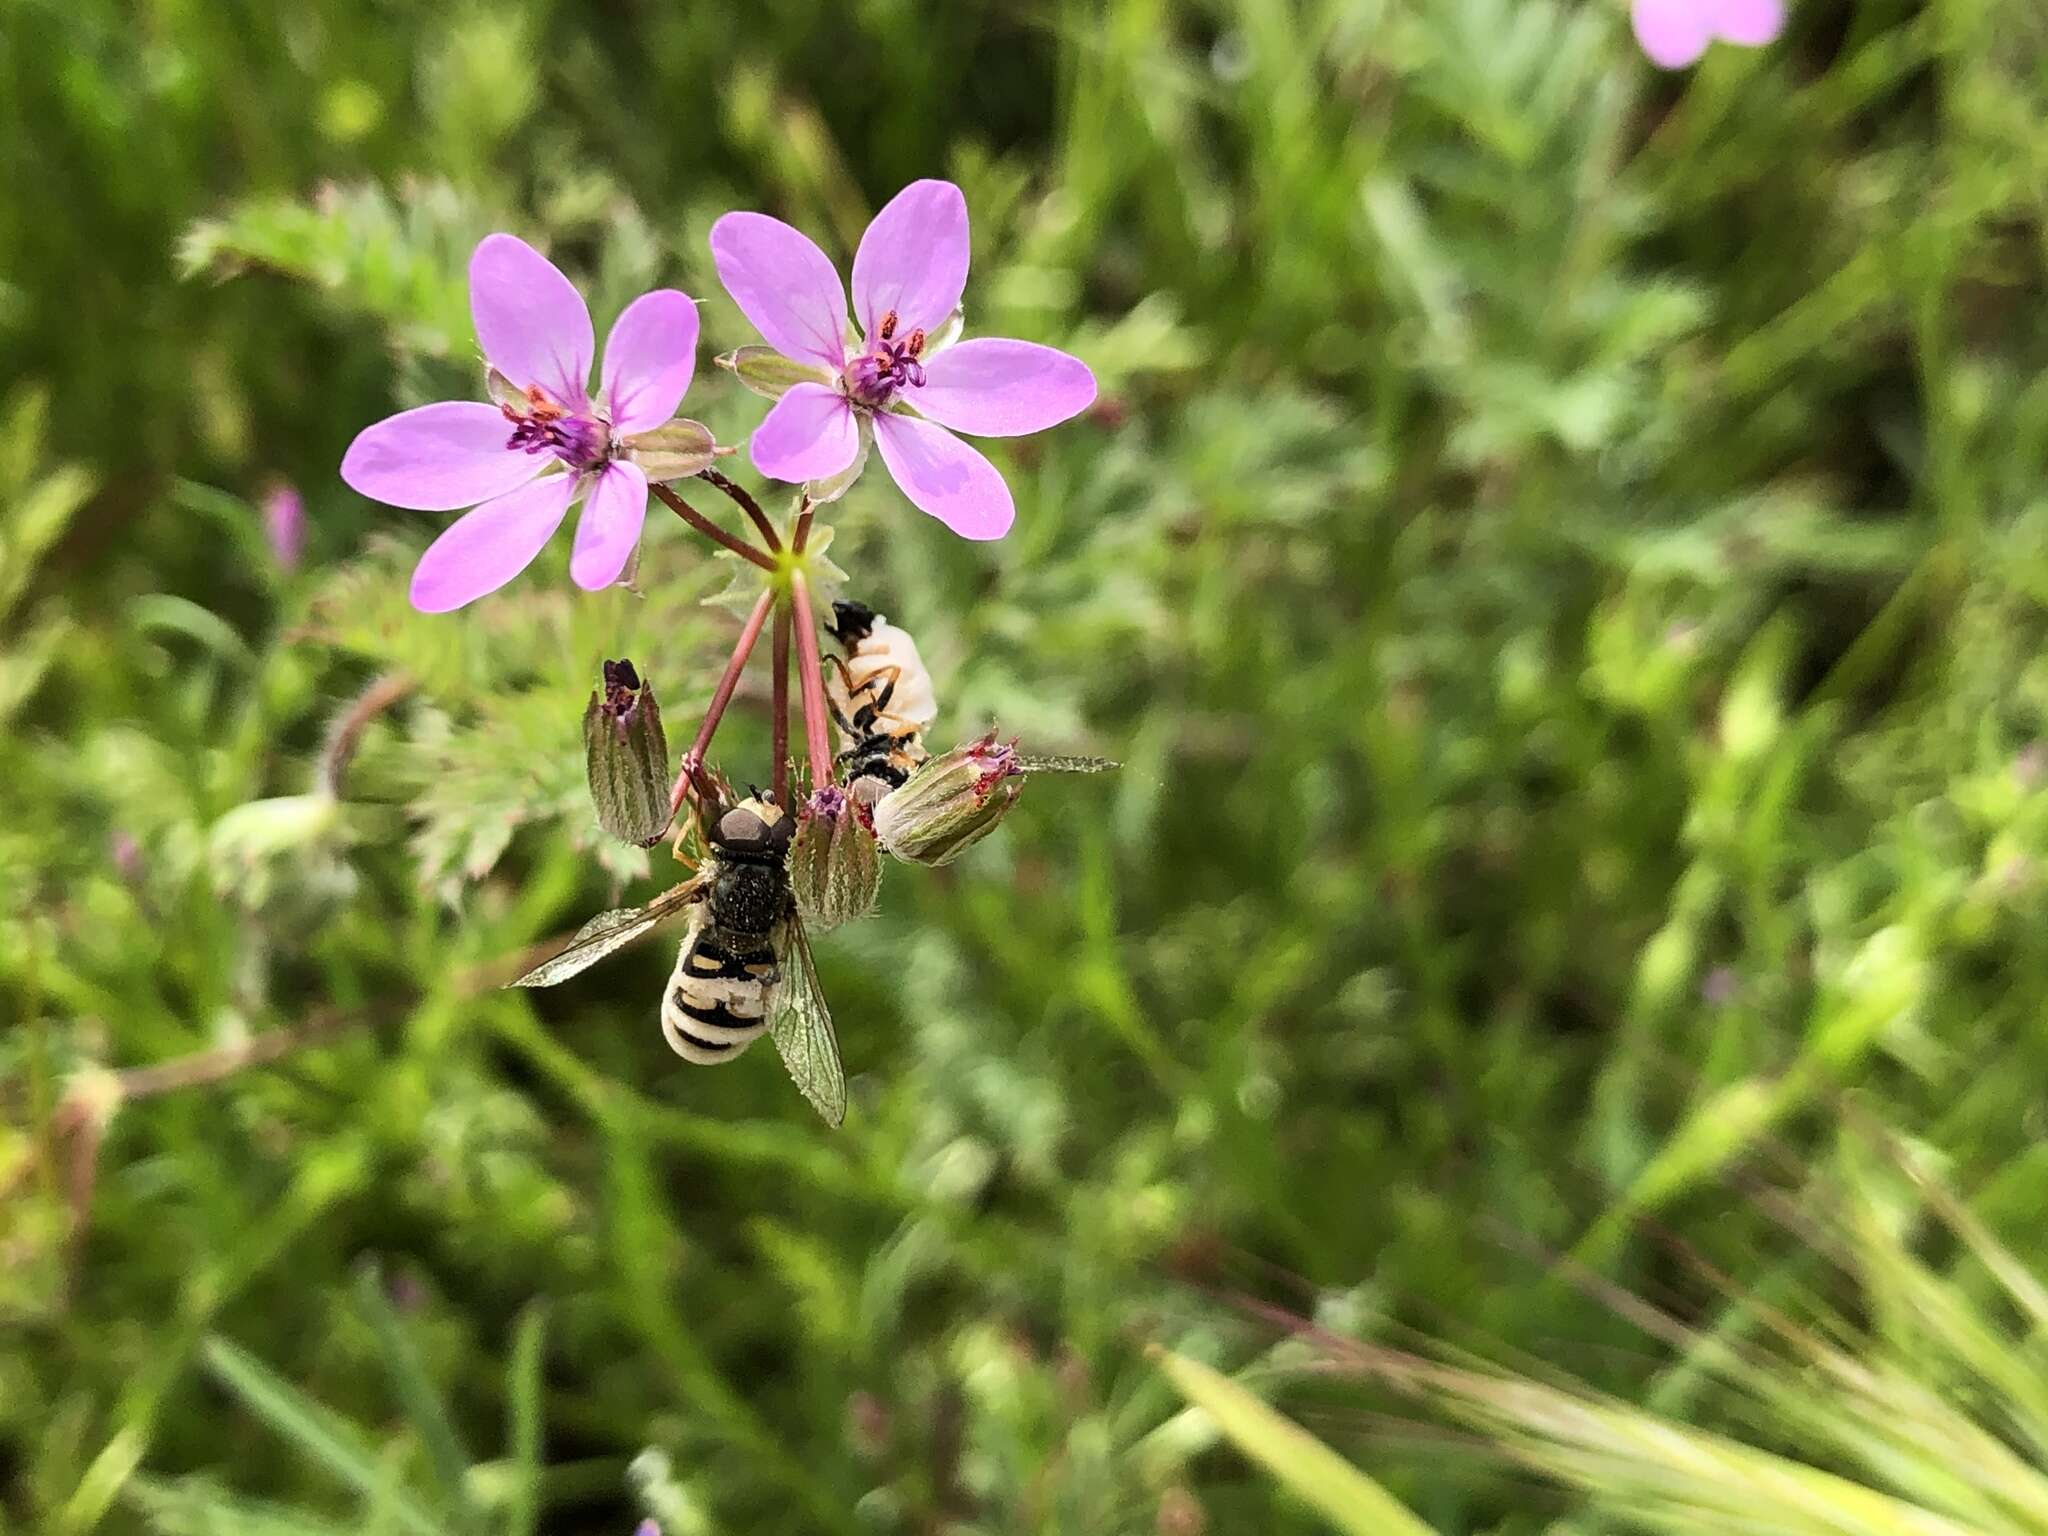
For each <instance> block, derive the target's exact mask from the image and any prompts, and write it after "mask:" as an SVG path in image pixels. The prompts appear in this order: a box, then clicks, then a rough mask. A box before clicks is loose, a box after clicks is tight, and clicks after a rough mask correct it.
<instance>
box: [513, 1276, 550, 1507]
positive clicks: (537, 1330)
mask: <svg viewBox="0 0 2048 1536" xmlns="http://www.w3.org/2000/svg"><path fill="white" fill-rule="evenodd" d="M546 1323H547V1318H546V1314H545V1313H544V1312H543V1311H542V1309H541V1305H540V1303H539V1302H535V1303H533V1304H532V1305H531V1306H529V1307H528V1308H527V1309H526V1310H525V1311H524V1312H522V1313H520V1314H519V1324H518V1327H517V1328H516V1329H515V1330H514V1331H513V1334H512V1364H511V1367H510V1369H509V1371H508V1372H507V1376H508V1381H507V1384H506V1394H505V1395H506V1408H507V1418H508V1419H509V1420H510V1422H509V1423H508V1424H507V1426H506V1430H505V1444H506V1451H507V1453H508V1454H509V1455H510V1456H511V1458H512V1474H513V1475H512V1497H511V1501H510V1507H509V1508H508V1509H507V1511H506V1514H505V1536H531V1532H532V1530H533V1527H534V1516H535V1513H536V1509H537V1506H538V1493H539V1489H540V1470H541V1464H540V1457H541V1394H542V1392H543V1390H544V1389H545V1384H544V1382H543V1379H542V1374H541V1373H542V1367H543V1364H544V1362H545V1355H544V1351H543V1346H544V1344H545V1342H546V1332H545V1330H546Z"/></svg>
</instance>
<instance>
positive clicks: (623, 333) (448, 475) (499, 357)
mask: <svg viewBox="0 0 2048 1536" xmlns="http://www.w3.org/2000/svg"><path fill="white" fill-rule="evenodd" d="M469 312H470V315H471V318H473V319H474V320H475V322H476V335H477V341H478V342H479V343H480V344H481V345H482V347H483V353H484V359H485V361H486V362H488V363H489V364H490V368H491V375H490V379H491V393H492V396H493V398H494V399H495V400H496V402H497V403H496V404H493V405H485V404H483V403H481V402H480V401H469V400H444V401H442V402H440V403H439V404H437V405H423V406H420V407H419V408H418V409H417V410H411V411H401V412H400V413H399V414H398V415H396V416H392V417H390V418H388V419H386V420H384V421H380V422H378V423H377V424H376V425H375V426H373V427H368V428H365V429H364V430H363V432H362V433H361V434H360V435H359V436H358V437H357V438H356V440H355V441H354V442H353V443H351V444H349V449H348V453H347V454H346V456H344V457H343V459H342V461H341V478H342V479H344V480H346V481H347V482H348V483H349V484H350V485H351V486H353V487H354V488H355V489H356V490H358V491H360V492H362V494H363V495H365V496H369V497H373V498H374V499H376V500H378V501H383V502H389V503H390V504H391V505H392V506H394V507H409V508H412V509H414V510H416V511H422V512H446V511H452V510H454V509H455V508H457V507H467V506H471V505H473V504H475V503H479V502H480V503H482V505H480V506H477V507H476V509H475V510H474V511H472V512H469V513H467V514H466V515H464V516H462V517H460V518H457V519H456V520H455V522H454V523H453V524H451V525H450V526H449V528H448V529H447V531H446V532H444V533H443V534H442V535H441V536H440V537H439V538H438V539H436V540H434V542H433V543H432V544H431V545H429V546H428V547H427V552H426V553H425V554H424V555H422V556H420V563H419V565H418V566H417V567H416V568H415V569H414V571H413V575H412V603H413V606H414V607H415V608H417V609H419V610H420V611H421V612H423V613H446V612H447V611H448V610H449V609H451V608H460V607H461V606H462V605H463V604H464V603H468V602H473V601H474V600H475V599H477V598H479V597H482V596H483V595H484V594H485V593H486V592H495V591H496V590H497V589H498V588H499V587H502V586H503V585H504V584H505V583H506V582H508V581H510V580H511V579H512V578H513V577H514V576H517V575H518V574H519V573H520V572H521V571H523V570H525V569H526V567H527V566H528V565H529V564H530V563H531V562H532V560H533V558H534V556H536V555H538V554H539V553H540V552H541V548H542V546H543V545H545V544H546V543H547V541H548V540H549V539H550V538H551V537H553V535H554V532H555V530H556V529H557V528H559V527H560V526H561V525H562V519H563V518H565V517H567V516H568V515H569V508H570V507H571V506H573V505H574V504H575V503H576V502H577V501H579V500H581V501H583V502H584V508H583V516H582V517H581V518H580V519H578V520H577V524H576V543H575V547H574V548H573V549H572V550H571V552H570V556H569V574H570V575H571V576H572V577H574V578H575V581H576V584H577V585H578V586H579V587H583V588H585V589H586V590H590V591H595V590H597V589H598V588H600V587H605V586H609V585H610V584H611V583H612V582H614V581H616V580H618V577H619V573H620V572H621V571H623V570H624V569H625V568H626V561H627V559H628V558H629V557H630V556H631V555H632V553H633V549H634V546H635V545H637V544H638V543H639V542H640V525H641V524H642V523H643V522H644V521H645V520H646V517H647V475H646V473H645V472H644V471H643V470H642V469H641V468H640V466H639V465H637V464H635V463H633V462H632V461H631V460H630V459H629V458H627V457H625V456H624V454H625V452H626V441H625V440H626V439H628V438H630V437H632V436H633V434H635V433H640V432H646V431H649V430H650V429H652V428H654V427H658V426H660V425H662V424H663V423H664V422H666V421H667V420H668V419H669V418H670V417H671V416H673V415H674V414H675V411H676V407H677V406H678V405H680V404H681V403H682V398H683V391H685V390H686V389H688V388H689V387H690V375H691V373H692V372H693V371H694V370H695V368H696V366H697V306H696V304H695V302H694V301H693V300H692V299H691V298H690V297H689V295H687V294H684V293H678V292H677V291H676V290H675V289H673V288H662V289H657V290H656V291H655V292H653V293H643V294H641V295H640V297H639V298H637V299H635V300H634V301H633V302H632V303H631V304H628V305H627V306H626V309H625V313H623V314H621V315H620V316H619V318H618V322H617V323H616V324H615V325H613V326H612V331H611V335H610V336H609V337H607V338H606V339H605V344H604V369H603V372H602V373H601V374H600V376H599V381H598V390H597V395H596V397H595V398H594V399H593V398H592V396H591V395H590V393H589V389H588V385H589V381H590V363H591V355H592V352H593V340H594V337H593V333H592V331H591V327H590V311H589V309H587V308H586V307H585V306H584V303H583V296H582V295H581V294H579V293H577V291H576V289H575V287H574V286H573V285H572V284H571V283H570V282H569V280H568V279H567V278H566V277H564V276H562V274H561V273H560V272H559V271H558V270H556V268H555V265H554V263H553V262H551V261H549V260H548V259H547V258H546V257H545V256H543V255H541V254H540V252H538V251H536V250H535V249H534V248H533V247H532V246H530V245H528V244H527V243H526V242H525V241H524V240H519V239H516V238H514V237H513V236H511V235H488V236H486V237H485V238H484V240H483V241H482V243H481V244H479V245H478V246H477V248H476V253H475V254H474V255H473V256H471V257H470V259H469ZM558 467H559V472H558V473H552V474H550V473H544V472H545V471H549V470H555V469H557V468H558Z"/></svg>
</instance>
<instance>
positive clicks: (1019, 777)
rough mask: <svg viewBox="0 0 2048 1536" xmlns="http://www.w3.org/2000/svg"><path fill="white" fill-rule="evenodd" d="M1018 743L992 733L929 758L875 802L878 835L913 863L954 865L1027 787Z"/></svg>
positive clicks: (889, 847)
mask: <svg viewBox="0 0 2048 1536" xmlns="http://www.w3.org/2000/svg"><path fill="white" fill-rule="evenodd" d="M1023 773H1024V770H1023V768H1022V767H1021V766H1020V765H1019V764H1018V761H1017V752H1016V748H1015V747H1014V745H998V744H997V742H996V734H995V732H994V731H990V732H989V733H988V735H986V736H984V737H982V738H981V740H979V741H975V742H970V743H968V744H967V745H966V746H962V747H955V748H954V749H953V750H952V751H950V752H948V753H947V754H946V755H945V756H943V757H934V758H931V759H929V760H928V761H926V762H925V763H924V764H923V765H922V766H921V767H919V768H918V770H917V771H916V772H915V773H913V774H911V776H910V777H909V779H908V780H906V781H905V782H904V783H903V784H902V785H901V786H900V787H899V788H896V789H892V790H891V791H889V793H888V794H886V795H884V796H883V797H882V799H881V801H880V802H879V803H878V804H877V805H876V806H875V810H874V818H875V837H876V839H877V840H878V841H879V842H880V843H881V845H882V847H883V848H884V849H886V850H887V851H888V852H889V853H891V854H893V855H894V856H895V857H897V858H899V859H908V860H909V861H910V862H911V863H913V864H949V863H951V862H952V861H953V860H954V859H956V858H958V857H959V856H960V855H961V854H962V853H964V852H965V851H966V850H967V849H968V848H971V847H972V846H973V845H974V844H976V843H978V842H980V841H981V840H982V839H983V838H984V837H986V836H988V834H989V833H990V832H993V831H994V830H995V826H996V823H997V822H999V821H1001V820H1002V819H1003V817H1004V815H1005V814H1006V813H1007V812H1008V811H1009V809H1010V806H1011V803H1012V802H1013V801H1015V800H1016V798H1017V796H1018V795H1019V794H1021V793H1023V790H1024V777H1023Z"/></svg>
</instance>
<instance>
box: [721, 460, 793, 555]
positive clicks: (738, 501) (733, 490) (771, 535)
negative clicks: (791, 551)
mask: <svg viewBox="0 0 2048 1536" xmlns="http://www.w3.org/2000/svg"><path fill="white" fill-rule="evenodd" d="M703 478H704V479H705V480H706V481H707V482H708V483H709V484H711V485H713V486H715V487H717V489H719V490H721V491H723V492H725V494H726V495H728V496H730V497H731V498H732V499H733V502H734V504H735V505H736V506H738V507H739V509H740V510H741V511H742V512H744V513H746V514H747V516H748V517H750V518H752V519H753V520H754V526H755V527H756V528H758V529H760V530H761V541H762V542H763V543H764V544H766V545H767V546H768V550H769V553H770V554H774V553H778V552H779V551H780V550H781V549H782V540H780V539H779V538H777V537H776V536H775V525H774V524H773V523H771V522H769V521H768V514H767V513H766V512H763V511H762V510H761V503H759V502H758V501H756V500H754V498H753V497H752V496H749V495H748V494H747V492H746V490H745V488H744V487H742V486H738V485H735V484H734V483H733V482H732V481H730V480H728V479H726V477H725V476H724V475H721V474H720V473H719V472H718V471H717V470H715V469H707V470H705V471H704V473H703Z"/></svg>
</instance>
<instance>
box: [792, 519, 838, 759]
mask: <svg viewBox="0 0 2048 1536" xmlns="http://www.w3.org/2000/svg"><path fill="white" fill-rule="evenodd" d="M810 537H811V499H810V498H809V497H808V496H806V497H805V498H804V499H803V500H802V501H801V502H800V503H799V504H798V506H797V514H796V529H795V531H794V532H793V533H792V534H791V536H790V545H791V547H792V548H793V549H794V550H795V552H796V553H797V554H799V555H801V554H802V553H803V552H804V545H805V544H806V543H808V542H809V540H810ZM789 597H790V602H791V604H792V605H793V606H794V607H795V609H796V650H797V657H798V661H799V664H800V665H801V666H802V667H803V679H802V681H803V690H804V692H803V700H804V739H805V742H806V743H807V744H808V746H809V748H810V754H811V792H812V793H813V794H816V793H817V792H818V791H819V790H821V789H823V788H824V787H825V786H826V785H827V784H830V783H832V782H834V781H833V776H832V745H831V743H830V741H828V740H827V739H826V736H825V672H824V667H823V665H822V663H821V662H820V661H819V659H818V624H817V620H816V618H815V617H814V616H813V615H812V613H811V586H810V583H809V582H808V581H806V580H805V579H804V573H803V569H802V567H801V566H799V567H798V568H797V569H795V570H793V571H791V572H790V576H789Z"/></svg>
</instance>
